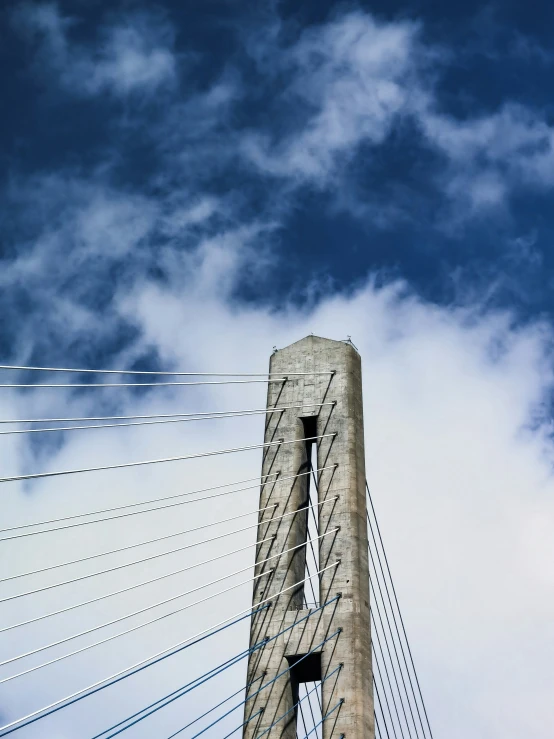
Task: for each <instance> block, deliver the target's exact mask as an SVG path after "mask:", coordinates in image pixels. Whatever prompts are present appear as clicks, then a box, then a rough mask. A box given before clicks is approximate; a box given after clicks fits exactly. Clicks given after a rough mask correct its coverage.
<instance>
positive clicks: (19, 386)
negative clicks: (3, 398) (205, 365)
mask: <svg viewBox="0 0 554 739" xmlns="http://www.w3.org/2000/svg"><path fill="white" fill-rule="evenodd" d="M286 381H287V378H286V377H277V378H275V379H272V378H270V379H268V380H214V381H211V380H199V381H198V382H68V383H61V382H55V383H45V382H27V383H3V384H0V388H13V389H22V388H28V389H30V388H33V389H34V390H38V389H42V388H79V389H87V390H90V389H92V388H99V387H169V386H173V387H175V386H176V385H178V386H180V387H183V386H188V387H190V386H193V385H250V384H252V383H255V382H263V383H266V382H267V383H273V382H286Z"/></svg>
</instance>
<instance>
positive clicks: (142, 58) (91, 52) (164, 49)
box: [14, 3, 177, 97]
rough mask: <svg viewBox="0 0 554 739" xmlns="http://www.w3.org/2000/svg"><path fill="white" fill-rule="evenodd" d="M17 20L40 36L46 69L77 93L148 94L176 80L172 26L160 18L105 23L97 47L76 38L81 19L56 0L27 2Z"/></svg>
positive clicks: (137, 18)
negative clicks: (66, 14) (75, 28)
mask: <svg viewBox="0 0 554 739" xmlns="http://www.w3.org/2000/svg"><path fill="white" fill-rule="evenodd" d="M14 19H15V24H16V27H18V28H20V29H21V30H23V31H25V32H26V33H27V34H30V35H32V36H35V37H37V38H38V42H39V45H40V46H39V49H40V54H39V60H40V68H41V72H44V69H47V70H52V71H54V73H55V74H56V76H57V79H58V82H59V84H61V85H62V86H63V87H65V88H66V89H68V90H70V91H71V92H72V93H74V94H76V95H82V96H94V95H100V94H103V93H111V94H113V95H116V96H119V97H126V96H128V95H130V94H133V93H140V94H142V95H144V94H149V93H153V92H155V91H156V90H158V89H159V88H160V87H162V86H167V85H171V84H172V83H173V82H174V81H175V78H176V65H177V62H176V57H175V54H174V51H173V48H172V47H173V37H172V33H171V29H170V27H169V26H168V25H167V24H166V23H161V22H160V21H159V20H158V19H157V18H155V17H150V16H147V15H140V14H136V15H134V16H132V15H131V16H128V17H127V18H125V20H122V21H121V22H119V23H117V22H115V23H114V24H113V25H109V26H105V27H103V28H101V29H100V37H99V39H98V40H97V41H96V42H95V43H94V44H93V45H85V44H78V43H75V42H72V40H71V38H70V31H71V27H72V26H73V25H75V23H76V22H75V21H74V20H72V19H70V18H66V17H64V16H62V14H61V12H60V10H59V7H58V6H57V5H56V4H53V3H48V4H30V3H26V4H22V5H21V6H19V7H18V9H17V11H16V12H15V13H14Z"/></svg>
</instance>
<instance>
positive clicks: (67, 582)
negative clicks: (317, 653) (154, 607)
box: [0, 496, 337, 603]
mask: <svg viewBox="0 0 554 739" xmlns="http://www.w3.org/2000/svg"><path fill="white" fill-rule="evenodd" d="M334 500H337V496H334V497H333V498H327V499H326V500H324V501H322V502H321V503H316V504H314V505H317V506H321V505H325V504H326V503H330V502H332V501H334ZM277 505H278V504H277V503H274V504H272V505H270V506H266V507H265V508H258V509H256V510H254V511H249V512H248V513H242V514H240V515H239V516H232V517H231V518H224V519H222V520H221V521H213V522H212V523H209V524H204V525H203V526H197V527H196V528H194V529H187V530H186V531H182V532H180V534H179V535H183V534H188V533H191V532H193V531H199V530H200V529H205V528H208V527H209V526H217V525H219V524H221V523H227V522H228V521H234V520H236V519H237V518H244V517H245V516H251V515H252V514H253V513H260V512H262V511H267V510H269V509H271V508H273V509H275V508H277ZM305 510H307V507H305V508H299V509H298V510H296V511H289V512H288V513H284V514H283V516H282V518H285V516H292V515H294V514H295V513H300V512H302V511H305ZM278 518H281V517H272V518H268V519H265V520H263V521H259V522H258V525H260V524H267V523H271V522H272V521H275V520H277V519H278ZM173 551H178V550H173ZM169 553H170V552H161V553H159V554H152V555H150V556H149V557H144V558H143V559H137V560H134V561H133V562H126V563H125V564H122V565H116V566H115V567H108V568H106V569H105V570H98V571H97V572H89V573H88V574H86V575H79V577H73V578H70V579H69V580H63V581H62V582H59V583H53V584H52V585H45V586H43V587H41V588H34V589H33V590H27V591H25V592H24V593H16V594H15V595H9V596H7V597H6V598H0V603H6V602H7V601H9V600H15V599H16V598H22V597H24V596H27V595H34V594H35V593H42V592H44V591H45V590H53V589H54V588H57V587H60V586H62V585H70V584H71V583H74V582H80V581H81V580H87V579H88V578H90V577H96V576H97V575H105V574H106V573H108V572H115V571H116V570H121V569H123V568H125V567H131V566H133V565H137V564H141V563H143V562H148V561H150V560H152V559H157V558H158V557H164V556H165V555H166V554H169ZM171 553H173V552H171Z"/></svg>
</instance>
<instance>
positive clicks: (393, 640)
mask: <svg viewBox="0 0 554 739" xmlns="http://www.w3.org/2000/svg"><path fill="white" fill-rule="evenodd" d="M368 550H369V556H370V559H371V564H372V565H373V571H374V572H375V581H376V582H377V587H378V588H379V595H380V596H381V603H382V605H383V610H384V612H385V618H386V620H387V626H388V627H389V633H390V636H391V641H392V646H393V650H394V654H395V656H396V662H397V664H398V672H399V673H400V679H401V681H402V686H403V688H404V695H405V696H406V703H407V704H408V710H409V712H410V716H411V719H412V723H413V725H414V730H415V732H416V737H419V729H418V728H417V724H416V721H415V717H414V712H413V711H412V704H411V701H410V695H409V693H408V688H407V687H406V681H405V679H404V672H403V670H402V664H401V662H400V657H399V656H398V649H397V648H396V640H395V638H394V633H393V631H392V626H391V623H390V619H389V614H388V612H387V608H386V603H385V600H384V597H383V591H382V589H381V583H380V582H379V578H378V577H377V570H376V568H375V561H374V559H373V553H372V551H371V548H370V547H368ZM369 585H370V589H371V590H372V592H373V596H374V602H375V605H376V606H377V613H378V615H379V620H380V621H381V626H382V628H383V637H384V638H385V640H386V643H387V650H388V651H389V658H390V659H391V667H392V669H393V671H394V676H395V682H396V683H397V685H398V679H397V677H396V668H395V667H394V663H393V662H392V658H391V656H390V649H389V646H388V640H387V639H386V634H385V632H384V625H383V621H382V618H381V611H380V609H379V603H378V601H377V599H376V598H375V588H374V587H373V583H372V580H371V579H370V583H369ZM398 694H399V696H400V703H401V705H402V712H403V713H404V717H405V718H406V728H407V729H408V735H409V736H410V739H411V736H412V733H411V729H410V725H409V723H408V719H407V717H406V711H405V708H404V700H403V697H402V693H401V691H400V687H398ZM414 698H415V696H414ZM424 736H425V732H424Z"/></svg>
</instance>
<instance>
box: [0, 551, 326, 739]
mask: <svg viewBox="0 0 554 739" xmlns="http://www.w3.org/2000/svg"><path fill="white" fill-rule="evenodd" d="M339 564H340V560H337V561H336V562H333V563H332V564H330V565H327V566H326V567H323V568H322V569H320V570H318V572H316V573H314V574H313V575H311V577H316V576H317V575H320V574H321V573H323V572H326V571H327V570H330V569H332V568H333V567H338V566H339ZM307 579H308V578H303V579H302V580H299V581H298V582H296V583H293V584H292V585H289V586H288V587H286V588H283V589H282V590H280V591H279V592H278V593H275V594H274V595H272V596H271V597H269V598H265V599H264V600H262V601H260V602H259V603H258V606H257V608H256V609H255V610H254V611H252V608H247V609H245V610H243V611H239V612H238V613H236V614H234V615H233V616H230V617H229V618H226V619H224V620H223V621H220V622H219V623H217V624H215V625H213V626H210V627H208V628H207V629H204V630H203V631H200V632H199V633H197V634H195V635H194V636H191V637H188V638H187V639H183V640H182V641H180V642H178V643H177V644H174V645H173V646H172V647H169V648H168V649H164V650H162V651H161V652H158V653H157V654H155V655H153V656H151V657H148V658H147V659H144V660H141V661H140V662H137V663H135V664H134V665H131V667H127V668H125V669H124V670H120V671H119V672H116V673H114V674H113V675H111V676H110V677H107V678H104V679H102V680H98V681H97V682H96V683H93V684H92V685H89V686H88V687H87V688H82V689H81V690H78V691H76V692H75V693H72V694H71V695H69V696H66V697H65V698H62V699H60V700H58V701H55V702H54V703H51V704H50V705H48V706H45V707H44V708H40V709H38V710H36V711H33V712H32V713H29V714H27V715H26V716H23V717H21V718H19V719H16V720H15V721H11V722H10V723H9V724H5V725H4V726H0V737H1V736H7V735H8V734H11V733H12V732H14V731H17V730H18V729H21V728H23V726H28V725H29V724H31V723H34V722H35V721H39V720H40V719H42V718H45V717H46V716H49V715H51V714H52V713H55V712H56V711H59V710H61V709H63V708H65V707H67V706H69V705H72V704H73V703H76V702H77V701H79V700H82V699H83V698H86V697H88V696H89V695H92V694H93V693H96V692H98V691H99V690H104V689H105V688H107V687H110V686H111V685H114V684H115V683H116V682H119V681H120V680H124V679H125V678H127V677H130V676H131V675H134V674H136V673H137V672H140V671H141V670H144V669H146V668H147V667H150V666H151V665H153V664H156V663H157V662H160V661H162V660H164V659H167V658H168V657H171V656H173V655H174V654H177V653H178V652H180V651H182V650H183V649H187V648H188V647H190V646H192V645H193V644H197V643H198V642H199V641H203V640H204V639H207V638H209V636H211V635H213V634H215V633H218V631H222V630H223V629H225V628H228V627H229V626H230V625H232V624H229V623H227V622H229V621H232V623H236V621H235V619H237V620H242V619H243V618H247V617H248V615H251V614H252V615H253V614H254V613H258V612H259V611H261V610H264V608H267V607H269V604H270V603H272V602H273V601H274V600H275V599H276V598H278V597H279V596H281V595H283V593H286V592H288V591H289V590H292V589H293V588H296V587H298V586H300V585H302V584H303V583H304V582H306V580H307ZM266 604H268V605H266ZM244 614H246V615H244ZM239 617H240V618H239ZM224 624H226V625H224ZM209 632H211V633H209Z"/></svg>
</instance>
